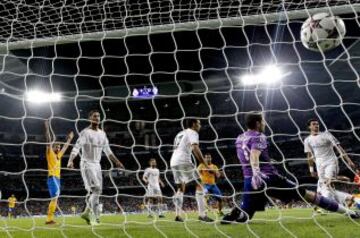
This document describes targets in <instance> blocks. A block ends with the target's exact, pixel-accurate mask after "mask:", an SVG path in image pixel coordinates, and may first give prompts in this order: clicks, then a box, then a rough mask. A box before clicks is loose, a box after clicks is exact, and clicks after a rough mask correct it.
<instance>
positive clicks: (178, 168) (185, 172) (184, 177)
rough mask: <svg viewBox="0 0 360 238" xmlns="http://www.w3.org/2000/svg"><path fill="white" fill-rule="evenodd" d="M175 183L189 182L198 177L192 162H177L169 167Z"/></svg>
mask: <svg viewBox="0 0 360 238" xmlns="http://www.w3.org/2000/svg"><path fill="white" fill-rule="evenodd" d="M171 170H172V172H173V175H174V180H175V184H181V183H185V184H186V183H190V182H191V181H194V180H196V179H198V178H199V174H198V171H197V169H196V167H195V165H193V164H179V165H175V166H173V167H171Z"/></svg>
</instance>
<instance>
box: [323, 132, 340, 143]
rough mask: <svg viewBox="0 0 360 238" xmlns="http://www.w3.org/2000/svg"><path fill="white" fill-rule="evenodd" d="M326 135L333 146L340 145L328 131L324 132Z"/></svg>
mask: <svg viewBox="0 0 360 238" xmlns="http://www.w3.org/2000/svg"><path fill="white" fill-rule="evenodd" d="M326 137H327V138H328V140H329V141H330V142H331V144H332V145H333V146H335V145H340V142H339V141H338V140H337V139H336V138H335V136H333V135H332V134H331V133H330V132H327V133H326Z"/></svg>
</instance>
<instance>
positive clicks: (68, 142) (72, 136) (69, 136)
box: [60, 131, 74, 155]
mask: <svg viewBox="0 0 360 238" xmlns="http://www.w3.org/2000/svg"><path fill="white" fill-rule="evenodd" d="M73 138H74V132H72V131H70V132H69V134H68V135H67V139H66V143H65V145H64V146H63V148H62V149H61V151H60V153H61V154H62V155H63V154H65V152H66V150H67V149H68V148H69V145H70V143H71V141H72V139H73Z"/></svg>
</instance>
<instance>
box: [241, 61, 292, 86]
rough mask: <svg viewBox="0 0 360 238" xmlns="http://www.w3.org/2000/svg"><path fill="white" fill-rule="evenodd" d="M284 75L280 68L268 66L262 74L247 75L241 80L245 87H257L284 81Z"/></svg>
mask: <svg viewBox="0 0 360 238" xmlns="http://www.w3.org/2000/svg"><path fill="white" fill-rule="evenodd" d="M284 76H286V74H284V73H283V72H282V71H281V70H280V69H279V68H278V67H276V66H274V65H269V66H266V67H265V68H264V69H263V70H262V71H261V72H259V73H257V74H247V75H244V76H243V77H242V78H241V81H242V83H243V84H244V85H246V86H250V85H257V84H273V83H276V82H278V81H279V80H280V79H282V78H283V77H284Z"/></svg>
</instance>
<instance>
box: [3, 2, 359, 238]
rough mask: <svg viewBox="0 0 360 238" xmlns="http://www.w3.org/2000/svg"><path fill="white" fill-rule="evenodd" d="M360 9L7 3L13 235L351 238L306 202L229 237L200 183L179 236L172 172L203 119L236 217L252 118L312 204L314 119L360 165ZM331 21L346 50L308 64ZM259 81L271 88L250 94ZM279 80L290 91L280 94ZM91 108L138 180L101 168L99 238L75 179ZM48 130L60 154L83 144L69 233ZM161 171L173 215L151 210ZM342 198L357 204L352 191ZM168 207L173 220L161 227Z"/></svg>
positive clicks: (6, 124) (6, 232)
mask: <svg viewBox="0 0 360 238" xmlns="http://www.w3.org/2000/svg"><path fill="white" fill-rule="evenodd" d="M359 11H360V3H358V1H355V0H354V1H353V0H329V1H313V0H310V1H304V0H292V1H278V0H273V1H256V0H247V1H232V0H175V1H174V0H157V1H145V0H136V1H118V0H59V1H53V0H42V1H36V0H12V1H0V65H1V72H0V102H1V105H2V106H1V107H0V122H1V123H0V160H1V161H2V166H1V169H0V170H1V171H0V190H1V194H2V198H1V203H2V206H1V208H0V211H1V214H2V215H4V216H6V219H4V220H3V221H2V227H1V230H0V234H1V235H0V236H1V237H2V236H4V237H5V236H7V237H17V235H23V236H24V237H27V235H29V236H32V237H42V236H44V237H46V235H48V234H50V233H51V234H52V235H54V237H75V236H76V235H80V236H85V234H86V235H89V237H111V235H114V236H116V235H119V234H120V236H121V237H122V236H127V237H142V236H143V235H144V234H148V237H159V236H162V237H180V236H184V235H187V236H192V237H207V236H208V237H215V236H216V237H217V236H219V237H222V236H224V237H239V236H241V237H246V236H254V237H285V236H289V235H290V236H292V237H298V236H302V235H303V233H302V232H303V230H301V229H300V228H299V226H300V225H299V224H300V223H299V221H304V222H305V224H306V226H307V227H309V229H310V231H314V232H317V233H314V234H318V235H319V236H324V235H326V236H329V237H332V236H336V235H338V233H336V232H338V231H335V230H334V229H332V228H330V226H331V225H327V223H326V222H327V221H323V220H321V219H322V218H319V217H318V216H317V215H316V214H315V215H314V214H313V212H312V209H310V208H311V206H310V205H309V204H307V203H305V202H298V203H293V204H292V205H291V206H292V207H294V209H290V210H284V205H283V204H282V203H281V202H278V201H274V200H273V203H269V206H268V207H267V209H266V211H265V212H262V213H259V214H258V215H257V216H255V218H254V219H253V220H252V221H251V222H250V223H247V224H245V225H239V227H235V228H234V227H230V228H228V226H227V227H225V226H221V225H220V224H219V221H220V219H221V216H220V215H219V214H218V213H217V211H218V207H217V205H216V200H214V199H213V198H211V196H210V197H209V199H208V201H207V213H208V215H209V216H210V217H211V218H213V219H214V220H215V222H214V223H211V224H202V223H199V222H198V220H197V214H196V209H197V208H196V199H195V186H194V185H190V186H189V187H188V188H187V191H186V193H185V199H184V206H183V211H184V214H185V216H184V219H185V222H184V223H183V224H181V225H179V224H177V223H175V221H174V210H175V208H174V204H173V195H174V192H175V190H176V187H175V184H174V179H173V175H172V172H171V168H170V158H171V154H172V152H173V143H174V138H175V136H176V134H177V133H178V132H179V131H181V130H182V129H183V128H184V121H185V120H186V119H189V118H197V119H199V120H200V121H201V124H202V128H201V131H200V132H199V136H200V148H201V150H202V151H203V153H205V152H206V153H209V154H211V156H212V161H213V163H214V164H216V165H217V166H218V167H219V168H220V169H221V171H222V174H223V176H221V177H220V178H219V179H217V185H218V187H219V188H220V190H221V191H222V203H223V212H224V213H226V212H228V211H229V210H230V209H231V208H232V207H234V206H235V205H236V206H239V204H240V202H241V196H242V194H243V189H242V186H243V178H242V172H241V165H240V164H239V160H238V158H237V156H236V149H235V144H234V143H235V140H236V138H237V136H238V135H239V134H241V133H243V132H244V130H246V129H245V123H244V116H245V115H246V114H247V113H249V112H254V111H256V112H262V113H263V115H264V117H265V120H266V132H265V134H266V135H267V138H268V142H269V149H270V157H271V158H272V161H273V163H274V164H275V165H276V167H277V168H278V169H279V170H281V171H282V172H283V173H285V174H287V176H288V177H290V178H292V179H294V180H296V181H297V182H298V183H301V184H305V185H306V187H307V188H309V189H311V190H314V191H315V190H316V183H317V181H316V179H314V178H312V177H310V174H309V169H308V165H307V159H306V158H305V155H304V153H303V151H304V146H303V140H304V138H305V136H307V135H308V131H307V127H306V122H307V120H308V119H310V118H318V119H319V122H320V127H321V130H327V131H330V132H331V133H332V134H333V135H334V136H335V137H336V138H337V139H338V140H339V141H340V142H341V145H342V146H343V147H344V149H345V150H346V152H347V153H348V155H349V156H350V157H351V158H352V159H353V161H354V162H355V163H357V164H359V163H358V162H357V160H358V159H360V157H359V151H360V146H359V145H360V144H359V141H360V134H359V133H360V130H359V127H360V119H359V118H360V117H359V116H360V115H359V112H360V110H359V109H360V107H359V106H360V101H359V97H358V93H359V86H360V82H359V78H360V77H359V69H360V61H359V59H360V58H359V57H360V43H359V34H360V23H359V16H358V13H359ZM319 12H329V13H330V14H333V15H337V16H340V17H341V18H342V19H343V20H344V21H345V25H346V29H347V33H346V36H345V38H344V40H343V42H342V43H341V45H340V46H339V47H337V48H336V49H334V50H332V51H329V52H318V53H315V52H311V51H308V50H306V49H305V48H304V47H303V46H302V43H301V41H300V28H301V25H302V23H303V22H304V20H305V19H307V18H308V17H309V16H311V15H313V14H315V13H319ZM264 72H265V73H264ZM246 77H257V78H256V79H255V78H253V82H254V81H256V80H258V79H259V77H261V79H259V82H257V83H253V82H252V83H249V84H246V83H244V78H246ZM274 77H275V78H276V79H278V80H279V81H277V82H270V81H271V80H272V79H274ZM92 109H98V110H99V111H100V113H101V117H102V121H101V127H102V128H103V129H104V131H105V132H106V134H107V137H108V139H109V142H110V146H111V149H112V151H113V152H114V154H115V155H116V156H117V157H118V158H119V159H120V161H121V162H122V163H123V164H124V167H125V170H119V169H116V168H114V166H113V165H112V163H111V162H110V161H109V160H108V159H106V156H105V155H104V158H103V159H102V162H101V166H102V177H103V191H102V195H101V198H100V201H101V204H102V206H101V207H102V209H101V210H102V214H103V217H102V218H101V226H99V227H89V226H87V225H86V224H85V223H82V221H81V220H80V218H78V216H79V214H80V213H81V212H82V211H83V209H84V208H85V206H86V196H87V192H86V190H85V188H84V184H83V182H82V178H81V174H80V171H79V160H80V159H79V158H77V160H76V163H75V169H74V170H72V169H67V168H66V163H67V160H68V158H69V154H70V150H71V149H72V146H73V145H74V143H75V140H76V139H77V138H78V135H79V133H80V131H82V130H83V129H84V128H85V127H87V126H88V125H89V120H88V113H89V111H91V110H92ZM45 120H49V127H50V134H51V137H52V142H55V141H59V142H60V143H61V144H62V145H64V144H65V141H66V138H67V134H68V133H69V131H74V133H75V138H74V140H73V141H72V142H71V146H70V148H69V149H68V151H67V152H66V153H65V155H64V157H63V162H62V169H61V193H60V195H59V197H58V206H57V209H56V218H55V219H56V221H57V223H58V225H55V226H45V225H44V224H43V223H44V222H45V216H46V215H47V209H48V204H49V202H50V198H49V191H48V186H47V179H48V169H47V160H46V144H47V142H46V138H45V130H44V122H45ZM151 158H155V159H156V161H157V167H158V168H159V170H160V178H161V179H162V181H163V182H164V185H165V186H164V187H163V188H161V189H162V194H163V199H162V201H161V205H159V206H156V205H154V204H147V201H145V200H144V198H145V194H146V188H147V185H146V184H145V183H144V181H143V179H142V177H143V173H144V170H145V169H146V168H147V167H148V166H149V164H148V163H149V160H150V159H151ZM339 166H340V172H339V174H340V175H342V176H346V177H349V178H350V179H351V181H352V179H353V177H354V172H355V171H354V170H351V169H349V166H348V165H347V164H346V163H344V162H342V161H341V160H339ZM336 187H337V188H339V189H340V190H342V191H347V192H349V193H351V194H356V193H358V191H357V190H358V187H357V186H355V185H354V184H353V183H351V182H349V183H340V184H338V185H336ZM11 195H14V196H15V197H16V198H17V202H16V203H15V208H14V209H11V207H9V205H10V202H9V200H8V198H9V197H11ZM159 208H161V210H163V211H164V215H165V218H158V216H157V213H156V212H157V210H158V209H159ZM148 209H149V210H151V213H150V215H151V217H148V211H147V210H148ZM8 213H9V214H10V215H9V216H8ZM15 217H17V218H20V219H15ZM334 219H340V220H341V219H342V220H341V222H346V221H344V220H345V219H346V218H339V217H336V216H335V218H334ZM335 222H336V220H335ZM263 224H266V226H269V227H272V229H273V230H274V234H269V230H267V229H264V228H266V227H264V226H263ZM344 224H345V226H346V225H348V226H351V225H354V224H353V223H351V222H349V224H347V223H344ZM355 226H356V225H355ZM345 230H346V228H345ZM345 230H343V231H345ZM76 232H80V233H76ZM82 232H83V233H82ZM354 234H355V233H354ZM303 236H304V235H303Z"/></svg>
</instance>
